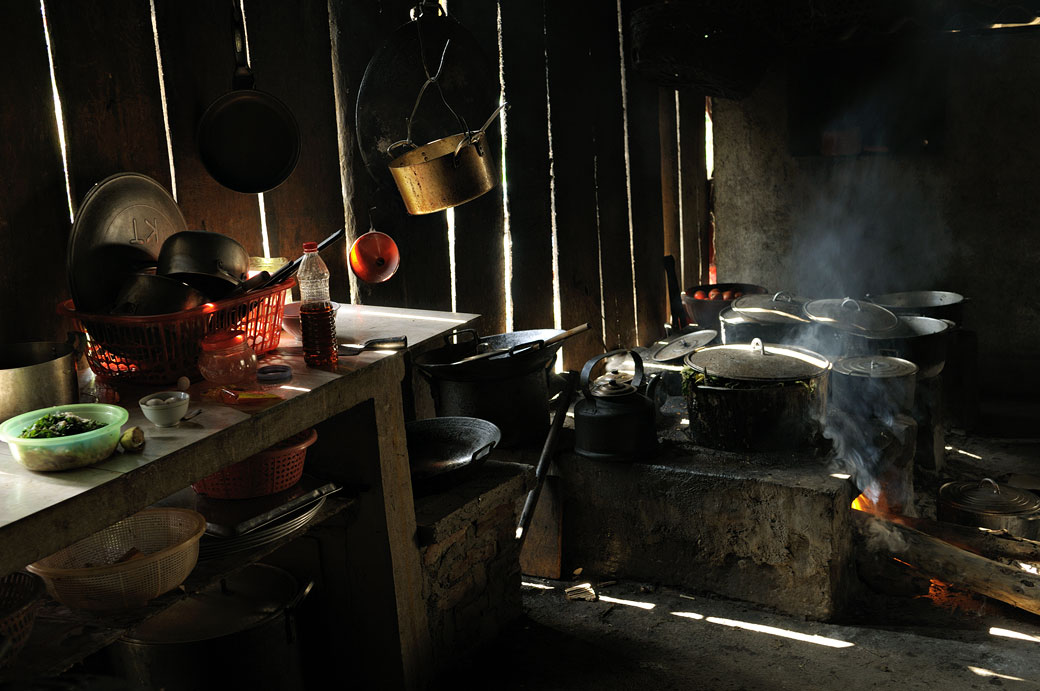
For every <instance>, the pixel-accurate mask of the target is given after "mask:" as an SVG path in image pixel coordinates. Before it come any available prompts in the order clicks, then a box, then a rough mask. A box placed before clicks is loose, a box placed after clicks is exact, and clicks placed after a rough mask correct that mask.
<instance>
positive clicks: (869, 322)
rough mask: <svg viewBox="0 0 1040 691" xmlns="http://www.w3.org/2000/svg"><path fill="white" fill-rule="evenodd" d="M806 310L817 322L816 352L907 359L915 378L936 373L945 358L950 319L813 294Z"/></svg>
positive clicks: (943, 364) (927, 376) (940, 370)
mask: <svg viewBox="0 0 1040 691" xmlns="http://www.w3.org/2000/svg"><path fill="white" fill-rule="evenodd" d="M805 311H806V314H807V315H808V316H809V318H810V319H812V320H813V321H815V322H817V323H818V324H820V325H821V326H822V327H826V328H821V329H818V330H817V332H818V335H819V338H818V343H819V348H820V352H822V353H824V354H825V355H830V356H833V357H849V356H855V355H887V356H891V357H898V358H902V359H904V360H909V361H911V362H913V363H914V364H916V365H917V367H918V374H917V376H918V378H920V379H927V378H930V377H934V376H936V375H937V374H939V373H941V372H942V370H943V367H944V366H945V364H946V351H947V339H948V336H949V333H950V331H951V329H952V327H953V322H950V321H946V320H943V319H935V318H932V317H921V316H916V315H897V314H895V313H893V312H890V311H889V310H887V309H885V308H884V307H881V306H879V305H876V304H874V303H870V302H863V301H858V300H853V299H851V298H844V299H828V300H814V301H812V302H809V303H807V304H806V305H805Z"/></svg>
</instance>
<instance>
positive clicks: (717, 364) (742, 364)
mask: <svg viewBox="0 0 1040 691" xmlns="http://www.w3.org/2000/svg"><path fill="white" fill-rule="evenodd" d="M685 362H686V364H687V365H689V366H690V367H691V368H693V369H694V370H696V371H698V372H703V373H705V374H708V375H711V376H714V377H722V378H725V379H741V380H745V381H774V382H776V381H799V380H803V379H812V378H814V377H817V376H819V375H821V374H823V373H824V372H826V371H827V370H828V369H830V366H831V363H830V361H828V360H827V359H826V358H825V357H823V356H822V355H818V354H817V353H814V352H812V351H811V350H806V349H805V348H799V347H797V346H782V345H773V344H767V343H762V341H761V340H760V339H757V338H756V339H754V340H753V341H751V343H730V344H727V345H721V346H713V347H711V348H704V349H703V350H698V351H696V352H693V353H690V354H689V355H687V356H686V358H685Z"/></svg>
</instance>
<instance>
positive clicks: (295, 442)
mask: <svg viewBox="0 0 1040 691" xmlns="http://www.w3.org/2000/svg"><path fill="white" fill-rule="evenodd" d="M317 439H318V432H317V430H315V429H314V428H311V429H308V430H304V431H303V432H300V433H299V434H295V435H293V436H291V437H289V438H288V439H285V440H283V441H280V442H278V443H277V444H275V445H274V446H272V447H271V448H269V449H267V450H266V451H261V452H260V453H258V454H256V455H255V456H250V457H249V458H247V459H246V460H244V461H240V462H238V463H236V464H234V465H231V466H228V467H227V468H224V469H223V470H220V471H217V472H216V473H213V474H212V475H209V476H207V477H204V478H202V479H201V480H199V481H198V482H195V483H192V485H191V487H192V489H194V490H195V491H196V492H198V493H199V494H202V495H204V496H207V497H212V498H214V499H252V498H253V497H265V496H267V495H268V494H275V493H277V492H281V491H282V490H286V489H289V488H290V487H292V486H293V485H295V484H296V483H297V482H299V481H300V477H302V476H303V461H304V459H305V458H306V456H307V447H308V446H310V445H311V444H313V443H314V442H315V441H316V440H317Z"/></svg>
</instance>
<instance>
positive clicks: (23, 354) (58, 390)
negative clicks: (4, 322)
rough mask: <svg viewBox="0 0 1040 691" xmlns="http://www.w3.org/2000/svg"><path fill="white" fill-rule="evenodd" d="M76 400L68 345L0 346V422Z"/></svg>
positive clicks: (46, 343)
mask: <svg viewBox="0 0 1040 691" xmlns="http://www.w3.org/2000/svg"><path fill="white" fill-rule="evenodd" d="M78 402H79V388H78V384H77V379H76V356H75V354H74V353H73V350H72V346H70V345H69V344H67V343H57V342H50V341H38V342H33V343H10V344H7V345H3V346H0V421H3V420H7V419H8V418H12V417H14V416H15V415H21V414H22V413H27V412H29V411H30V410H38V409H39V408H49V407H51V406H55V405H64V404H66V403H78Z"/></svg>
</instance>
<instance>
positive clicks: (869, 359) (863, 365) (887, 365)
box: [834, 355, 918, 379]
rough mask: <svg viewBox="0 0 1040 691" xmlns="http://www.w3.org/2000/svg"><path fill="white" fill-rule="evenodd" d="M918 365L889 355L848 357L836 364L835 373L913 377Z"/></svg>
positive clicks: (879, 376) (875, 376)
mask: <svg viewBox="0 0 1040 691" xmlns="http://www.w3.org/2000/svg"><path fill="white" fill-rule="evenodd" d="M917 369H918V368H917V365H915V364H914V363H912V362H910V361H909V360H904V359H903V358H898V357H890V356H888V355H860V356H856V357H846V358H841V359H840V360H837V361H836V362H835V363H834V371H835V372H837V373H838V374H846V375H848V376H850V377H870V378H872V379H876V378H884V377H912V376H914V375H916V374H917Z"/></svg>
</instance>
